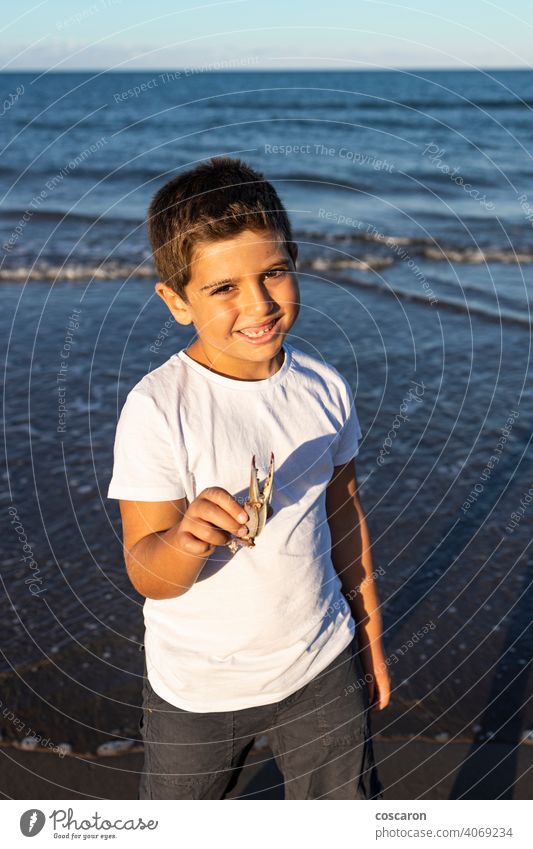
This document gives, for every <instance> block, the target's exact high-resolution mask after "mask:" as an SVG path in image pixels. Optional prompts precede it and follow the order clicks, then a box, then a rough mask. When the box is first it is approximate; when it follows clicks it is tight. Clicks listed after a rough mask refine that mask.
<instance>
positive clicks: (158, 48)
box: [0, 0, 533, 70]
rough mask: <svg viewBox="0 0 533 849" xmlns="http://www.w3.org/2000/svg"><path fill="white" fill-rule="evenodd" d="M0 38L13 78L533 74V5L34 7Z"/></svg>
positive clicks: (480, 0)
mask: <svg viewBox="0 0 533 849" xmlns="http://www.w3.org/2000/svg"><path fill="white" fill-rule="evenodd" d="M8 10H11V15H12V17H11V19H10V18H9V16H8V14H7V12H8ZM0 30H1V31H2V38H1V39H0V45H1V46H0V63H1V67H2V68H3V69H4V70H15V69H28V70H35V69H45V68H46V69H48V68H57V70H73V69H80V70H81V69H102V68H109V69H113V68H115V69H116V70H134V69H136V68H139V69H146V68H154V69H160V68H164V69H169V68H188V67H198V66H209V67H210V66H213V67H216V66H217V65H218V66H220V67H226V68H232V67H235V68H236V69H237V68H239V67H241V68H247V67H250V68H252V67H257V68H354V69H357V68H389V67H393V68H394V67H399V68H469V67H483V68H516V67H518V68H527V67H531V66H533V6H532V4H531V0H507V2H506V3H505V5H503V0H502V3H501V4H499V3H496V2H489V0H447V2H446V3H443V2H442V0H438V2H437V0H408V2H406V3H401V2H397V0H389V2H385V0H324V2H320V3H317V2H316V0H214V2H202V0H199V2H195V0H174V2H172V0H153V2H146V0H70V2H66V0H36V2H19V3H15V2H10V3H9V4H6V7H5V9H4V14H3V23H2V25H1V26H0Z"/></svg>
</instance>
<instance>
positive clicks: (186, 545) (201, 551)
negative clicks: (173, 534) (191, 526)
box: [180, 531, 216, 557]
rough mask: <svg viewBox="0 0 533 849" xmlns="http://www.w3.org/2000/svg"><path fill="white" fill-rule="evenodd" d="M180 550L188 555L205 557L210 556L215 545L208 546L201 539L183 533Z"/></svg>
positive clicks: (186, 532)
mask: <svg viewBox="0 0 533 849" xmlns="http://www.w3.org/2000/svg"><path fill="white" fill-rule="evenodd" d="M180 542H181V545H180V548H182V549H183V551H186V552H187V553H188V554H195V555H197V556H198V557H205V555H211V554H213V552H214V551H215V548H216V546H215V545H209V543H207V542H204V540H202V539H198V537H195V536H193V534H190V533H189V532H188V531H183V534H182V538H181V541H180Z"/></svg>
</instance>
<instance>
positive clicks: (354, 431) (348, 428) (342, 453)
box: [333, 375, 362, 466]
mask: <svg viewBox="0 0 533 849" xmlns="http://www.w3.org/2000/svg"><path fill="white" fill-rule="evenodd" d="M339 377H340V380H341V387H340V388H341V397H342V407H343V416H344V424H343V426H342V428H341V430H340V432H339V434H338V436H337V439H336V443H335V448H334V455H333V462H334V464H335V466H342V465H343V464H344V463H348V461H349V460H352V459H353V458H354V457H357V455H358V454H359V440H360V439H361V436H362V433H361V427H360V424H359V418H358V416H357V410H356V408H355V401H354V398H353V393H352V390H351V389H350V385H349V384H348V382H347V381H346V380H345V379H344V378H343V377H342V376H341V375H339Z"/></svg>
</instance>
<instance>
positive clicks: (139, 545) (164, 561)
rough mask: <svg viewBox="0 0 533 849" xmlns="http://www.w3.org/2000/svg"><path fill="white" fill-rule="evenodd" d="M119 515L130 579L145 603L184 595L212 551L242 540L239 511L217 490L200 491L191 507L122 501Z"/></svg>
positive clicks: (179, 502) (180, 503)
mask: <svg viewBox="0 0 533 849" xmlns="http://www.w3.org/2000/svg"><path fill="white" fill-rule="evenodd" d="M120 512H121V516H122V530H123V543H124V560H125V563H126V569H127V571H128V576H129V578H130V581H131V582H132V584H133V586H134V587H135V589H136V590H137V592H138V593H140V594H141V595H143V596H145V597H146V598H154V599H164V598H175V597H176V596H179V595H183V593H185V592H187V590H189V589H190V588H191V587H192V585H193V584H194V582H195V581H196V579H197V577H198V575H199V574H200V572H201V571H202V569H203V567H204V564H205V562H206V560H207V558H208V557H209V556H210V555H211V554H212V553H213V552H214V551H215V548H216V546H217V545H225V543H226V542H227V541H228V539H229V538H230V535H231V534H235V535H241V534H239V529H240V528H241V527H242V525H241V523H240V521H239V516H240V515H241V514H242V507H241V506H240V505H239V503H238V502H237V501H235V499H234V498H233V497H232V496H231V495H230V494H229V492H227V491H226V490H224V489H221V488H219V487H210V488H209V489H206V490H204V491H203V492H202V493H200V495H199V496H198V497H197V498H195V500H194V501H193V502H192V503H191V504H190V505H188V503H187V499H185V498H183V499H178V500H175V501H157V502H156V501H150V502H147V501H120ZM244 515H245V516H246V514H244ZM246 518H247V517H246ZM244 532H245V533H246V530H245V531H244Z"/></svg>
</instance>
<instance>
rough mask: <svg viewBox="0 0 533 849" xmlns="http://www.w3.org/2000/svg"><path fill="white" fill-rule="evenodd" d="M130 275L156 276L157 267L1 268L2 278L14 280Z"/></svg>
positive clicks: (114, 264)
mask: <svg viewBox="0 0 533 849" xmlns="http://www.w3.org/2000/svg"><path fill="white" fill-rule="evenodd" d="M130 277H136V278H138V277H142V278H150V277H151V278H153V279H154V280H155V278H156V271H155V267H154V266H153V265H152V264H151V263H150V264H149V263H144V264H142V263H141V264H139V263H138V264H133V263H120V262H104V263H100V264H95V263H66V264H65V265H52V264H49V263H44V262H42V263H36V264H35V265H32V266H23V265H20V266H15V267H11V268H5V267H4V268H1V269H0V280H10V281H13V282H19V281H30V280H127V279H128V278H130Z"/></svg>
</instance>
